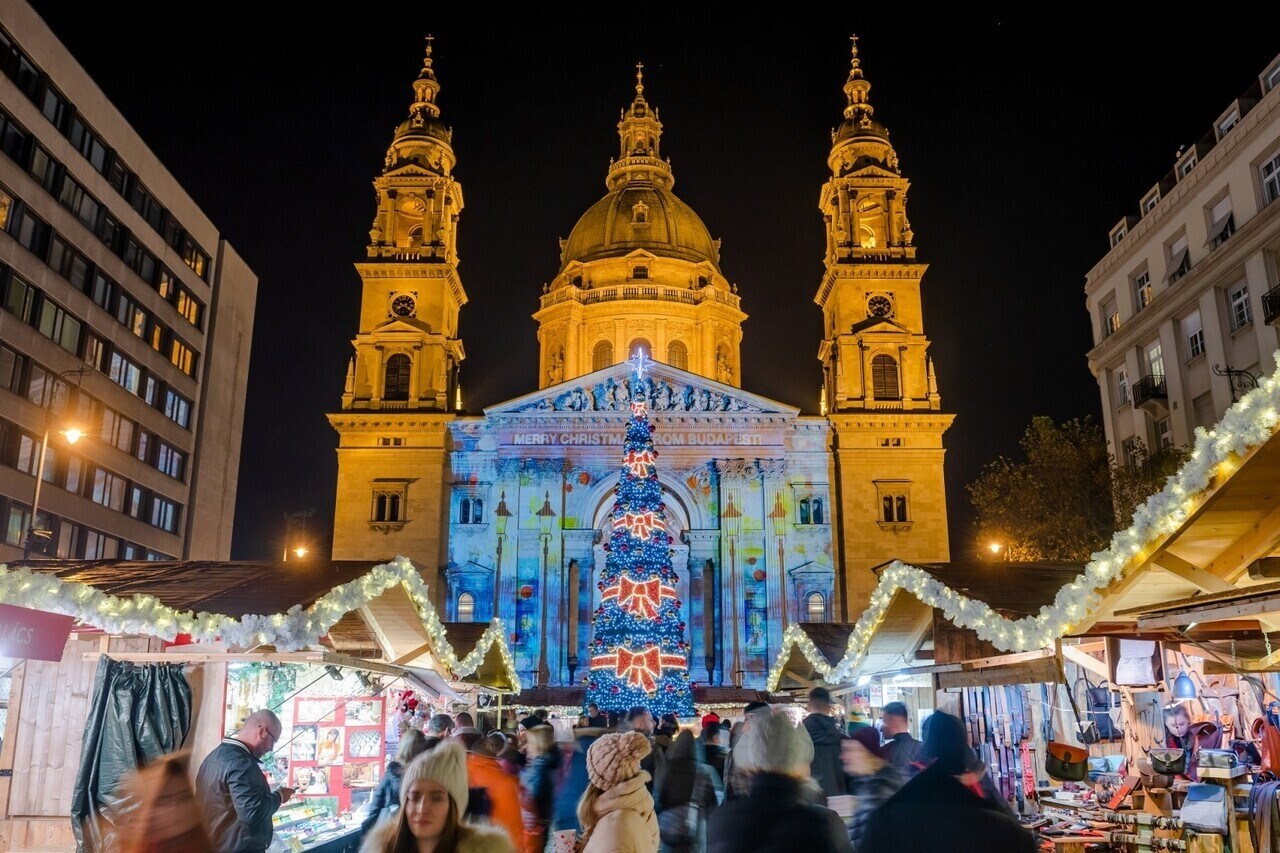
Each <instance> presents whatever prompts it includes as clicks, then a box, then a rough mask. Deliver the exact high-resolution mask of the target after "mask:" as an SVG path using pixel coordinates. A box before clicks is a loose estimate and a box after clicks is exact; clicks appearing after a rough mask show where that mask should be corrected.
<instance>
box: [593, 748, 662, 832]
mask: <svg viewBox="0 0 1280 853" xmlns="http://www.w3.org/2000/svg"><path fill="white" fill-rule="evenodd" d="M649 749H650V746H649V739H648V738H646V737H645V736H644V735H643V734H641V733H640V732H627V733H626V734H607V735H602V736H601V737H600V738H599V739H598V740H597V741H596V742H595V743H593V744H591V748H590V749H588V750H587V779H588V780H589V782H590V784H589V785H587V790H586V793H584V794H583V795H582V800H581V801H580V802H579V803H578V822H579V823H580V824H581V825H582V838H581V844H582V847H581V848H580V849H581V851H582V853H657V850H658V818H657V816H656V815H655V814H654V813H653V795H652V794H650V793H649V790H648V789H647V788H646V787H645V783H647V782H648V781H649V774H648V773H646V772H645V771H643V770H641V769H640V759H642V758H644V757H645V756H646V755H648V754H649Z"/></svg>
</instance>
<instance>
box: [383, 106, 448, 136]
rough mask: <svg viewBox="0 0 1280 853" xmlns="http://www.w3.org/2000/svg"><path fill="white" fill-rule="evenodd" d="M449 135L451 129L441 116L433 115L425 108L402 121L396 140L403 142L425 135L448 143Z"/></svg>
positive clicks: (397, 130) (397, 129)
mask: <svg viewBox="0 0 1280 853" xmlns="http://www.w3.org/2000/svg"><path fill="white" fill-rule="evenodd" d="M449 136H450V134H449V129H448V128H447V127H445V126H444V122H442V121H441V120H440V117H439V116H433V115H431V114H430V113H428V112H426V111H425V110H424V111H422V112H420V113H418V114H416V115H412V116H410V117H409V118H407V119H405V120H404V121H402V122H401V123H400V126H399V127H397V128H396V134H395V137H394V141H395V142H402V141H404V140H406V139H412V138H415V137H419V138H423V137H425V138H428V139H438V140H440V141H441V142H444V143H448V142H449Z"/></svg>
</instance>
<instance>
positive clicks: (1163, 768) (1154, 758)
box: [1147, 746, 1187, 776]
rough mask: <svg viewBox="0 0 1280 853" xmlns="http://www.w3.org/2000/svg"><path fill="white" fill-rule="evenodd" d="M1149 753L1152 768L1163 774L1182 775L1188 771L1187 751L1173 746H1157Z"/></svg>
mask: <svg viewBox="0 0 1280 853" xmlns="http://www.w3.org/2000/svg"><path fill="white" fill-rule="evenodd" d="M1147 755H1148V756H1149V757H1150V758H1151V769H1152V770H1153V771H1155V772H1156V773H1158V774H1160V775H1162V776H1180V775H1182V774H1183V773H1186V772H1187V751H1186V750H1185V749H1177V748H1173V747H1165V746H1161V747H1155V748H1153V749H1151V750H1150V751H1149V752H1148V753H1147Z"/></svg>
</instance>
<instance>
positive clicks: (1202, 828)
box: [1179, 782, 1228, 835]
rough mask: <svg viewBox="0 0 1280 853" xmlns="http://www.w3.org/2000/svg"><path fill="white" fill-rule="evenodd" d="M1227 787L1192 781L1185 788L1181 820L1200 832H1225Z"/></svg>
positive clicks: (1217, 833)
mask: <svg viewBox="0 0 1280 853" xmlns="http://www.w3.org/2000/svg"><path fill="white" fill-rule="evenodd" d="M1227 805H1228V803H1227V789H1226V788H1224V787H1223V786H1221V785H1206V784H1204V783H1201V782H1193V783H1192V784H1191V787H1189V788H1187V798H1186V799H1185V800H1183V802H1182V811H1181V812H1180V814H1179V816H1180V817H1181V818H1182V822H1183V823H1184V824H1186V825H1187V826H1188V827H1190V828H1191V829H1193V830H1195V831H1196V832H1200V833H1213V834H1214V835H1226V834H1227Z"/></svg>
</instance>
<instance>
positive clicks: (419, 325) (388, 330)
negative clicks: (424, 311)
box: [372, 317, 431, 335]
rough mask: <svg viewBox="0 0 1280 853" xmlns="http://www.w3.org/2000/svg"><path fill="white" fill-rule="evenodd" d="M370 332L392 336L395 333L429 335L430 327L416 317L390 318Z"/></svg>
mask: <svg viewBox="0 0 1280 853" xmlns="http://www.w3.org/2000/svg"><path fill="white" fill-rule="evenodd" d="M372 331H374V332H376V333H378V334H380V335H386V334H394V333H395V332H408V333H412V334H415V335H420V334H423V333H425V334H428V335H429V334H431V326H430V325H429V324H427V323H425V322H423V321H422V320H419V319H418V318H417V317H391V318H389V319H387V320H386V321H384V322H382V323H380V324H378V325H377V326H374V327H373V329H372Z"/></svg>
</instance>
